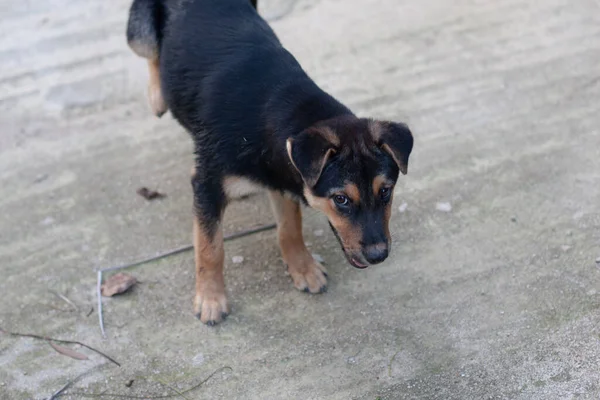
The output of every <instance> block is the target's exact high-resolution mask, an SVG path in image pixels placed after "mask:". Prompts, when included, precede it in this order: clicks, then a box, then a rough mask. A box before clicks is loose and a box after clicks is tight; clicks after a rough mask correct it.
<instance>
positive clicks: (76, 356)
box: [48, 342, 89, 360]
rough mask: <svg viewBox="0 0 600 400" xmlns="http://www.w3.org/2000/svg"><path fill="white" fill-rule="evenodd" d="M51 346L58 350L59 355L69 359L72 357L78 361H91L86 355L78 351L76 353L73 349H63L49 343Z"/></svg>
mask: <svg viewBox="0 0 600 400" xmlns="http://www.w3.org/2000/svg"><path fill="white" fill-rule="evenodd" d="M48 343H49V344H50V346H52V348H53V349H54V350H56V351H57V352H58V353H60V354H62V355H64V356H67V357H71V358H74V359H76V360H89V358H88V356H86V355H85V354H82V353H80V352H78V351H75V350H73V349H70V348H68V347H63V346H59V345H57V344H54V343H52V342H48Z"/></svg>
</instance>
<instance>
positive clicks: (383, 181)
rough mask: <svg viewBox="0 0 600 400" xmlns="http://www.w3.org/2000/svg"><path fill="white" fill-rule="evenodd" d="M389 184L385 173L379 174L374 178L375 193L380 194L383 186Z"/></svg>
mask: <svg viewBox="0 0 600 400" xmlns="http://www.w3.org/2000/svg"><path fill="white" fill-rule="evenodd" d="M387 185H389V181H388V179H387V177H386V176H385V175H377V176H376V177H375V179H373V194H374V195H375V196H379V191H380V190H381V188H382V187H385V186H387Z"/></svg>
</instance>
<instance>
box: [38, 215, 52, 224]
mask: <svg viewBox="0 0 600 400" xmlns="http://www.w3.org/2000/svg"><path fill="white" fill-rule="evenodd" d="M53 222H54V218H52V217H46V218H44V219H43V220H42V222H40V224H42V225H50V224H52V223H53Z"/></svg>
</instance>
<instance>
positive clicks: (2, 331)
mask: <svg viewBox="0 0 600 400" xmlns="http://www.w3.org/2000/svg"><path fill="white" fill-rule="evenodd" d="M0 332H1V333H5V334H7V335H11V336H19V337H29V338H33V339H38V340H45V341H48V342H56V343H63V344H78V345H80V346H82V347H85V348H86V349H89V350H91V351H93V352H94V353H96V354H99V355H101V356H102V357H104V358H106V359H107V360H108V361H110V362H112V363H114V364H116V365H118V366H119V367H120V366H121V364H119V363H118V362H117V361H115V360H114V359H113V358H112V357H109V356H107V355H106V354H104V353H103V352H101V351H100V350H96V349H95V348H93V347H92V346H88V345H87V344H85V343H81V342H78V341H76V340H63V339H54V338H51V337H48V336H41V335H35V334H32V333H18V332H9V331H6V330H4V329H2V328H0Z"/></svg>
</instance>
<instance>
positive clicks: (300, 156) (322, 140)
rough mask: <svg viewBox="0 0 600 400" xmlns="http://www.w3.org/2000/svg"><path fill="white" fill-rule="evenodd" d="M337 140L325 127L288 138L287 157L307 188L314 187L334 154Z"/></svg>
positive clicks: (333, 133)
mask: <svg viewBox="0 0 600 400" xmlns="http://www.w3.org/2000/svg"><path fill="white" fill-rule="evenodd" d="M338 145H339V139H338V138H337V136H336V135H335V132H334V131H333V130H331V129H330V128H327V127H313V128H309V129H307V130H305V131H303V132H301V133H300V134H299V135H297V136H295V137H293V138H288V140H287V142H286V146H287V151H288V155H289V157H290V160H291V161H292V164H293V165H294V167H295V168H296V169H297V170H298V172H300V175H301V176H302V179H303V180H304V182H305V183H306V184H307V185H308V186H309V187H314V186H315V185H316V184H317V181H318V180H319V177H320V176H321V172H322V171H323V168H324V167H325V164H326V163H327V161H328V160H329V159H330V158H331V156H332V155H333V154H334V153H335V149H336V146H338Z"/></svg>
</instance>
